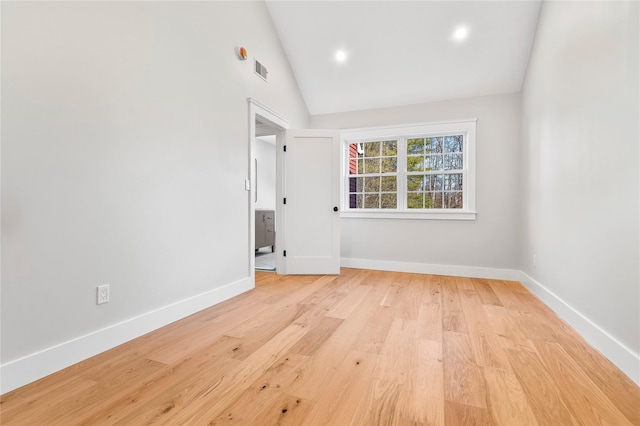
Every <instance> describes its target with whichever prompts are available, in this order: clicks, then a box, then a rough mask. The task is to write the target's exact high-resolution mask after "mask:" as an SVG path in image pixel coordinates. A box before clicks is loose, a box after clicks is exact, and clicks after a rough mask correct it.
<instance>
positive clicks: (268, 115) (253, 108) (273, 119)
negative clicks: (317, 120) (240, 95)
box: [247, 98, 290, 285]
mask: <svg viewBox="0 0 640 426" xmlns="http://www.w3.org/2000/svg"><path fill="white" fill-rule="evenodd" d="M247 102H248V104H249V160H248V161H249V182H250V187H251V190H250V191H249V192H248V194H249V277H250V278H251V282H252V283H253V284H254V285H255V280H256V257H255V249H256V247H255V246H256V241H255V232H256V223H255V209H256V188H255V182H256V179H257V175H256V163H255V152H256V120H257V119H258V118H259V119H260V121H263V122H265V121H266V122H268V123H269V124H270V125H272V127H273V128H274V130H275V131H276V223H275V225H276V273H279V274H282V273H284V272H285V270H284V267H285V265H284V256H283V254H282V250H281V248H282V247H283V244H284V220H283V219H284V216H283V214H284V208H283V207H284V206H283V204H282V203H281V202H278V200H281V199H282V193H283V188H284V173H282V170H284V168H283V161H284V156H283V148H282V147H283V143H282V131H284V130H286V129H289V128H290V124H289V122H288V121H287V120H286V119H284V118H283V117H282V116H281V115H279V114H277V113H276V112H274V111H273V110H271V109H270V108H269V107H267V106H265V105H264V104H261V103H260V102H258V101H256V100H255V99H253V98H248V99H247Z"/></svg>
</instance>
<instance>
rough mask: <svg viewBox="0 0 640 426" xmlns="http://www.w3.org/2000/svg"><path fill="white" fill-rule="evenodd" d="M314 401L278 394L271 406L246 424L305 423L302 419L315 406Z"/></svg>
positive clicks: (281, 424)
mask: <svg viewBox="0 0 640 426" xmlns="http://www.w3.org/2000/svg"><path fill="white" fill-rule="evenodd" d="M315 404H316V403H315V402H314V401H309V400H307V399H302V398H300V397H297V396H292V395H289V394H286V393H281V394H280V395H278V398H276V400H275V401H273V404H271V406H269V407H267V408H265V409H264V410H263V411H261V412H259V413H258V414H257V415H256V416H255V417H254V418H253V419H252V421H251V422H249V423H248V424H255V425H265V426H267V425H269V426H270V425H278V426H289V425H291V426H298V425H302V424H305V421H304V419H306V418H307V417H308V416H309V413H310V412H311V410H312V409H313V407H314V406H315Z"/></svg>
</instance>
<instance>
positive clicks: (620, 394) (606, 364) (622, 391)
mask: <svg viewBox="0 0 640 426" xmlns="http://www.w3.org/2000/svg"><path fill="white" fill-rule="evenodd" d="M561 345H562V348H563V349H564V350H565V351H566V352H567V353H568V354H569V356H570V357H571V358H572V359H573V361H574V362H575V363H576V364H577V365H578V366H579V367H580V369H581V370H582V371H583V372H584V373H585V374H586V375H587V376H589V378H590V379H591V381H592V382H593V383H594V384H595V385H596V386H597V387H598V389H600V390H601V391H602V393H604V394H605V395H606V396H607V398H609V400H610V401H611V402H612V403H613V404H614V405H615V406H616V407H617V408H618V410H620V412H621V413H622V414H624V416H625V417H626V418H627V419H629V421H630V422H631V423H633V424H634V425H640V387H638V386H637V385H636V384H635V383H634V382H633V381H632V380H631V379H630V378H628V377H627V376H625V375H624V373H623V372H622V371H620V370H619V369H618V368H617V367H616V366H614V365H613V364H612V363H611V361H609V360H608V359H606V358H604V356H603V355H602V354H600V352H598V351H597V350H595V349H594V348H592V347H591V346H589V345H588V344H587V343H586V342H585V341H584V340H583V339H579V340H572V339H564V340H563V341H562V343H561Z"/></svg>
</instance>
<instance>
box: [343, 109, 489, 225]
mask: <svg viewBox="0 0 640 426" xmlns="http://www.w3.org/2000/svg"><path fill="white" fill-rule="evenodd" d="M476 122H477V119H475V118H474V119H466V120H457V121H446V122H435V123H414V124H404V125H395V126H382V127H366V128H356V129H347V130H343V131H341V132H340V139H341V159H340V161H341V163H340V165H341V174H342V176H341V185H340V195H341V197H340V199H341V204H342V205H341V211H340V217H343V218H363V219H364V218H366V219H440V220H441V219H445V220H475V219H476V215H477V212H476ZM447 134H462V135H464V138H465V142H464V149H463V156H464V159H465V160H464V162H463V175H464V179H463V203H462V205H463V206H464V208H463V209H411V210H408V209H404V206H405V205H406V188H402V190H401V187H403V186H405V185H406V182H405V180H406V176H407V173H408V172H407V170H406V158H407V155H406V140H407V139H409V138H411V137H429V136H442V135H447ZM390 139H397V140H398V170H397V172H396V173H397V176H398V178H399V179H398V205H399V206H402V209H351V208H349V194H348V191H347V188H348V184H349V183H348V179H349V173H348V161H347V158H346V156H347V153H348V150H349V144H350V143H360V142H367V141H372V140H390ZM401 140H402V143H401ZM401 145H402V149H403V150H404V151H402V155H400V154H401Z"/></svg>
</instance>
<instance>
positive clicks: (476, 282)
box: [471, 278, 502, 306]
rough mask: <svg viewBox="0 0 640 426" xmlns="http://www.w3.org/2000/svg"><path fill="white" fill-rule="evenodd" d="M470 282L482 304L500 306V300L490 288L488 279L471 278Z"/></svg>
mask: <svg viewBox="0 0 640 426" xmlns="http://www.w3.org/2000/svg"><path fill="white" fill-rule="evenodd" d="M471 282H472V283H473V287H474V289H475V290H476V291H477V292H478V294H479V295H480V298H481V299H482V304H484V305H495V306H502V302H501V301H500V299H499V298H498V296H497V295H496V293H495V292H494V291H493V288H491V284H489V280H485V279H482V278H472V279H471Z"/></svg>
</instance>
